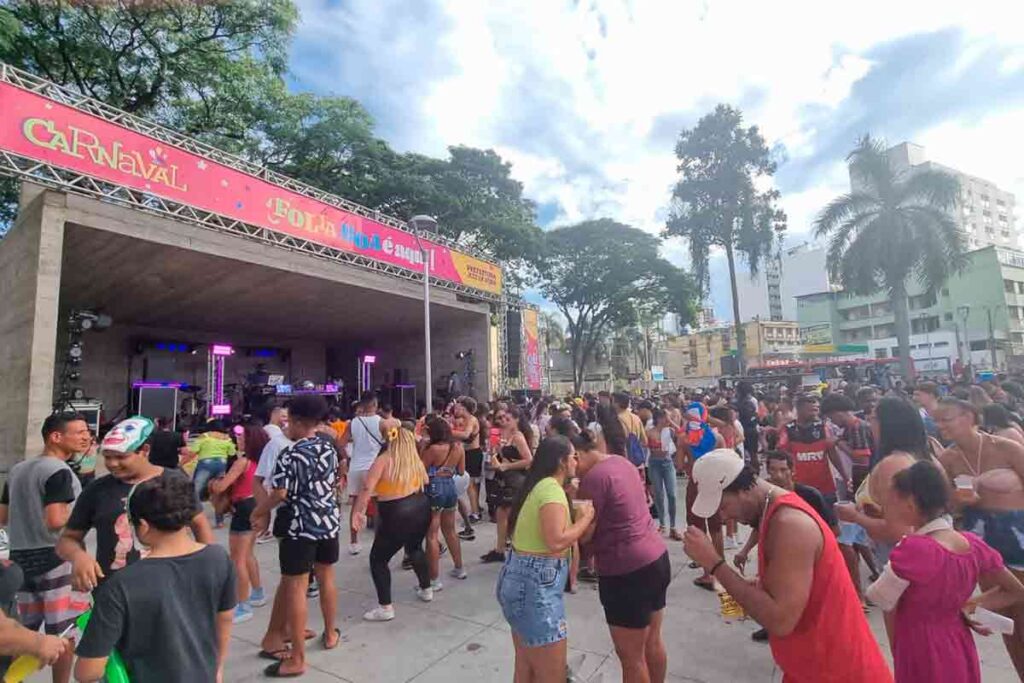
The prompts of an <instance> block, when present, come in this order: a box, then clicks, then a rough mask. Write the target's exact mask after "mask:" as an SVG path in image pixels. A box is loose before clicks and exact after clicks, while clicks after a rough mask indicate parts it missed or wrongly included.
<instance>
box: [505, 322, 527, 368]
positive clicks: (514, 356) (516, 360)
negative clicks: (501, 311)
mask: <svg viewBox="0 0 1024 683" xmlns="http://www.w3.org/2000/svg"><path fill="white" fill-rule="evenodd" d="M505 345H506V348H507V349H508V368H506V373H507V375H508V376H509V377H510V378H513V379H514V378H517V377H519V365H520V363H521V354H522V349H523V316H522V314H521V313H520V312H519V311H509V312H508V314H507V315H506V317H505Z"/></svg>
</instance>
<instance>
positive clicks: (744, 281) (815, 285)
mask: <svg viewBox="0 0 1024 683" xmlns="http://www.w3.org/2000/svg"><path fill="white" fill-rule="evenodd" d="M829 289H831V286H830V283H829V278H828V271H827V270H826V268H825V250H824V249H822V248H820V247H815V246H813V245H810V244H808V243H806V242H805V243H803V244H800V245H797V246H794V247H789V248H787V249H782V250H781V251H780V252H779V254H778V255H777V256H776V257H774V258H771V259H769V260H768V262H767V263H765V264H763V267H762V268H761V269H760V270H759V271H758V273H757V275H756V276H751V275H750V273H749V272H746V273H744V272H742V271H741V272H739V273H737V274H736V292H737V294H738V295H739V300H740V318H741V319H742V320H743V321H748V320H753V319H754V318H758V319H760V320H796V297H798V296H803V295H805V294H814V293H816V292H827V291H829Z"/></svg>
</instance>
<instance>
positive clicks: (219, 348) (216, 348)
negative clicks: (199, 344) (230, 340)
mask: <svg viewBox="0 0 1024 683" xmlns="http://www.w3.org/2000/svg"><path fill="white" fill-rule="evenodd" d="M211 350H212V351H213V355H215V356H232V355H234V353H235V348H234V347H233V346H231V345H230V344H214V345H213V348H212V349H211Z"/></svg>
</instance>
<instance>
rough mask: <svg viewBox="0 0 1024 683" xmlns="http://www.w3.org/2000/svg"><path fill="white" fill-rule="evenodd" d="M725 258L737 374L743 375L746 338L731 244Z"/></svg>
mask: <svg viewBox="0 0 1024 683" xmlns="http://www.w3.org/2000/svg"><path fill="white" fill-rule="evenodd" d="M725 258H726V259H727V260H728V262H729V285H730V286H731V287H732V320H733V326H734V327H735V333H736V369H737V374H739V375H743V374H744V373H745V372H746V369H747V363H746V353H747V340H746V335H745V334H744V331H743V321H742V320H740V295H739V293H738V292H737V291H736V255H735V254H733V251H732V245H731V244H728V245H726V247H725ZM724 351H725V352H726V353H728V349H724Z"/></svg>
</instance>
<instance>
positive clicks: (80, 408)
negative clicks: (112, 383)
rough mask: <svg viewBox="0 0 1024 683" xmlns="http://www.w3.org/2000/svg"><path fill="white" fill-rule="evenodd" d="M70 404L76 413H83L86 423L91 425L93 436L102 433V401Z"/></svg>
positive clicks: (70, 402)
mask: <svg viewBox="0 0 1024 683" xmlns="http://www.w3.org/2000/svg"><path fill="white" fill-rule="evenodd" d="M68 404H69V405H70V406H71V409H72V410H74V411H75V412H76V413H81V414H82V416H83V417H85V421H86V422H87V423H89V429H91V430H92V432H93V434H97V435H98V434H99V433H100V414H101V413H102V412H103V403H102V402H101V401H69V402H68Z"/></svg>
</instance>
